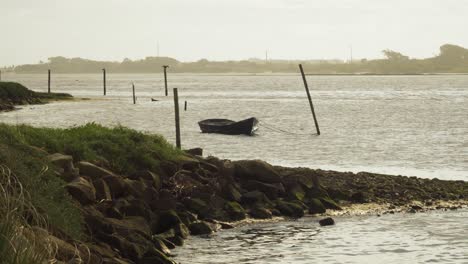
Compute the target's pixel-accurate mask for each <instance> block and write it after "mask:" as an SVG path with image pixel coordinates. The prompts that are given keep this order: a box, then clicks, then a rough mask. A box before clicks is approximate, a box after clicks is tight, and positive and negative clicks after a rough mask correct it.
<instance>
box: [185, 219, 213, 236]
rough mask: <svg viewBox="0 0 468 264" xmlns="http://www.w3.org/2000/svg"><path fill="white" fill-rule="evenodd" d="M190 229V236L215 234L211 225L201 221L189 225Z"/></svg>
mask: <svg viewBox="0 0 468 264" xmlns="http://www.w3.org/2000/svg"><path fill="white" fill-rule="evenodd" d="M189 229H190V234H192V235H194V236H198V235H209V234H211V233H213V230H212V229H211V226H210V224H208V223H207V222H203V221H199V222H194V223H191V224H190V225H189Z"/></svg>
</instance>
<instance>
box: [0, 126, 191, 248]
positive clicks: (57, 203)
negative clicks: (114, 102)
mask: <svg viewBox="0 0 468 264" xmlns="http://www.w3.org/2000/svg"><path fill="white" fill-rule="evenodd" d="M38 148H40V149H43V150H46V151H47V152H48V153H50V154H52V153H55V152H59V153H63V154H68V155H72V156H73V157H74V159H75V161H80V160H86V161H91V162H100V163H103V164H108V167H109V168H110V169H111V170H113V171H115V172H117V173H121V174H130V173H132V172H135V171H137V170H142V169H149V170H152V171H155V172H157V171H158V170H159V168H160V164H161V161H167V160H177V159H178V158H179V155H181V154H182V152H181V151H180V150H177V149H176V148H175V147H174V146H173V145H171V144H169V143H168V142H167V141H166V140H165V139H164V138H163V137H162V136H159V135H148V134H145V133H142V132H138V131H135V130H132V129H128V128H124V127H114V128H107V127H103V126H101V125H97V124H94V123H91V124H87V125H84V126H79V127H73V128H68V129H54V128H34V127H31V126H27V125H18V126H15V125H7V124H0V165H2V166H8V167H9V168H10V169H11V171H12V172H14V173H15V175H16V176H17V177H18V179H19V181H20V182H21V183H22V185H23V186H24V189H25V190H26V191H28V192H29V193H30V196H31V202H32V204H33V205H34V206H35V207H36V208H38V210H39V212H41V215H43V216H44V217H45V218H46V219H47V221H48V222H49V224H50V226H52V227H55V228H58V229H60V230H62V231H64V232H65V233H66V234H68V235H70V236H71V237H73V238H77V239H78V238H80V237H81V234H82V217H81V214H80V212H79V211H78V209H77V208H76V207H75V206H74V204H73V202H72V199H71V198H70V197H69V195H68V194H67V193H66V191H65V189H64V188H63V186H64V185H65V184H66V183H65V182H63V181H62V180H61V179H60V178H59V177H57V176H56V175H55V174H54V172H53V166H52V165H51V164H50V163H49V162H48V160H47V158H46V155H47V153H44V152H43V151H41V150H39V149H38Z"/></svg>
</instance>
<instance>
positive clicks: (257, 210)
mask: <svg viewBox="0 0 468 264" xmlns="http://www.w3.org/2000/svg"><path fill="white" fill-rule="evenodd" d="M249 215H250V216H251V217H252V218H255V219H270V218H272V217H273V215H272V214H271V212H270V211H269V210H268V209H266V208H262V207H254V208H252V209H250V211H249Z"/></svg>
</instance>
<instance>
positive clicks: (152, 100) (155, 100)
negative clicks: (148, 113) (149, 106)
mask: <svg viewBox="0 0 468 264" xmlns="http://www.w3.org/2000/svg"><path fill="white" fill-rule="evenodd" d="M157 101H159V100H158V99H154V98H151V102H157Z"/></svg>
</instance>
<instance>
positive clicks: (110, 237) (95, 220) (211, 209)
mask: <svg viewBox="0 0 468 264" xmlns="http://www.w3.org/2000/svg"><path fill="white" fill-rule="evenodd" d="M49 159H50V161H51V162H52V163H53V164H54V165H55V166H56V170H57V176H58V177H62V178H63V179H64V180H65V181H66V182H67V185H66V189H67V190H68V192H69V193H70V195H71V196H72V197H73V198H74V199H75V200H76V201H77V203H79V206H80V208H81V211H82V214H83V216H84V220H85V225H86V236H87V240H86V241H85V242H80V241H73V240H71V239H67V238H66V237H64V238H63V237H61V238H62V239H58V238H57V237H53V236H51V235H49V236H50V240H51V241H54V243H55V244H56V245H58V254H57V259H58V260H59V261H64V262H68V261H70V260H71V259H75V260H76V259H80V260H82V261H83V262H84V263H137V264H145V263H152V264H154V263H174V262H173V261H172V260H171V259H170V249H172V248H174V247H176V246H181V245H182V244H183V242H184V239H186V238H187V237H188V236H189V235H209V234H210V233H212V232H216V231H217V230H219V229H223V228H232V225H231V224H229V222H233V221H238V220H242V219H245V218H246V217H252V218H258V219H268V218H272V217H273V216H286V217H293V218H297V217H302V216H303V215H304V213H312V214H320V213H324V212H325V211H326V209H340V207H339V206H338V205H337V204H336V203H335V201H333V200H332V199H331V198H330V196H329V195H328V193H327V191H326V190H325V189H323V188H322V187H321V186H320V184H319V182H318V177H317V175H314V174H313V173H312V174H307V175H305V174H299V175H287V177H286V176H284V175H281V174H279V173H278V171H277V170H276V169H275V168H274V167H273V166H271V165H269V164H268V163H266V162H263V161H258V160H246V161H235V162H231V161H227V160H219V159H217V158H213V157H208V158H202V157H200V156H192V155H188V154H187V155H186V156H184V158H182V159H181V160H180V161H178V162H162V164H161V170H160V171H158V172H152V171H147V170H146V171H138V172H135V173H133V174H132V175H117V174H115V173H114V172H112V171H110V170H108V169H106V168H104V167H102V166H101V167H100V166H97V165H95V164H92V163H89V162H85V161H80V162H76V163H75V162H74V160H73V158H72V157H71V156H67V155H62V154H59V153H56V154H53V155H50V156H49Z"/></svg>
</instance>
